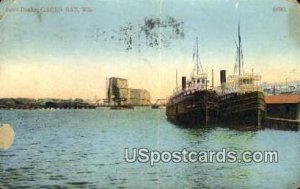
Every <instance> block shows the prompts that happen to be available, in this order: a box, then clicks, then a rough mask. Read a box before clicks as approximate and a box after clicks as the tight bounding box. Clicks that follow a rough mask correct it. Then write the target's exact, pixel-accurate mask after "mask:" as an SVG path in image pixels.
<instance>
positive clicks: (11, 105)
mask: <svg viewBox="0 0 300 189" xmlns="http://www.w3.org/2000/svg"><path fill="white" fill-rule="evenodd" d="M51 108H53V109H86V108H88V109H91V108H92V109H93V108H95V105H94V104H91V103H87V102H84V100H82V99H74V100H73V99H68V100H65V99H32V98H1V99H0V109H51Z"/></svg>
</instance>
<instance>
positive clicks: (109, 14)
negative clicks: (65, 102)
mask: <svg viewBox="0 0 300 189" xmlns="http://www.w3.org/2000/svg"><path fill="white" fill-rule="evenodd" d="M5 5H6V6H7V7H9V8H20V7H62V8H65V7H73V6H76V7H82V6H86V7H91V8H92V9H93V11H92V12H90V13H67V12H66V11H64V12H62V13H41V14H38V13H29V12H7V11H6V10H5V8H3V7H2V8H1V9H2V10H1V14H4V15H5V17H3V19H2V21H1V25H0V32H1V37H0V42H1V50H0V54H1V56H2V57H3V56H7V57H13V56H37V55H38V56H44V55H45V56H49V55H53V56H62V55H66V54H86V56H94V55H97V56H99V55H101V54H103V56H110V55H118V54H119V53H122V52H126V53H128V54H135V53H137V54H138V53H146V54H147V53H151V54H150V55H152V53H153V54H155V53H158V52H160V51H162V52H163V53H167V54H172V52H174V51H175V52H177V51H179V52H181V53H189V54H191V51H192V47H193V45H194V41H195V37H196V36H198V37H199V44H200V52H201V54H203V55H204V56H205V54H206V53H210V54H211V53H213V54H215V53H217V54H222V53H225V54H227V53H232V48H233V49H234V48H235V47H234V42H233V40H234V39H235V38H236V37H237V24H238V21H239V20H240V22H241V32H242V40H243V46H244V51H245V54H247V55H248V56H257V55H261V54H263V55H266V54H270V55H272V54H277V53H292V54H293V53H296V52H298V51H299V46H298V44H297V43H295V41H293V39H292V38H290V37H289V34H288V29H289V28H288V26H287V19H288V16H287V15H288V11H289V9H290V7H291V6H294V5H293V4H292V3H288V2H287V1H284V0H263V1H262V0H252V1H247V0H240V1H237V0H214V1H211V0H186V1H185V0H181V1H179V0H177V1H176V0H152V1H145V0H140V1H135V0H123V1H120V0H119V1H117V0H110V1H101V0H98V1H96V0H81V1H79V0H77V1H73V0H72V1H70V0H64V1H61V0H43V1H41V0H40V1H38V0H26V1H18V0H16V1H15V2H14V3H11V4H9V3H6V4H5ZM3 6H4V5H3ZM274 7H284V8H285V10H286V11H277V12H276V11H273V8H274ZM167 16H170V17H173V18H174V19H176V21H178V22H183V32H184V37H183V38H179V39H169V41H168V44H167V47H166V46H163V47H162V48H159V47H155V48H151V47H149V46H147V45H145V44H144V43H143V40H140V41H138V32H139V31H140V28H141V26H143V24H144V19H145V17H147V18H161V19H162V20H166V17H167ZM129 23H130V24H131V26H132V27H133V32H135V33H133V34H132V36H133V45H132V46H133V47H132V49H131V50H129V51H126V45H125V44H123V42H122V41H119V40H118V38H120V35H121V34H119V33H118V32H119V29H120V27H123V26H127V25H128V24H129ZM157 32H161V33H162V34H165V36H167V37H168V33H167V32H168V31H167V29H164V28H163V29H162V30H161V31H159V30H158V31H157ZM142 35H143V34H142ZM142 37H143V36H142ZM138 43H140V44H138ZM138 45H141V46H138Z"/></svg>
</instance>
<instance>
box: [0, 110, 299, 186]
mask: <svg viewBox="0 0 300 189" xmlns="http://www.w3.org/2000/svg"><path fill="white" fill-rule="evenodd" d="M0 123H9V124H11V125H12V126H13V128H14V130H15V134H16V140H15V143H14V145H13V146H12V148H11V149H9V150H6V151H3V150H0V158H1V160H0V188H1V186H2V187H5V188H41V187H43V188H280V189H281V188H295V186H296V185H297V183H299V181H300V180H299V179H300V133H299V132H294V131H277V130H262V131H255V132H253V131H236V130H229V129H226V128H211V129H183V128H179V127H177V126H174V125H172V124H170V123H168V122H167V121H166V117H165V112H164V110H152V109H145V108H140V109H135V110H121V111H120V110H109V109H96V110H6V111H0ZM141 147H146V148H149V149H151V150H169V151H174V150H182V149H184V148H186V149H188V150H197V151H201V150H221V149H222V148H228V149H230V150H237V151H242V150H277V151H278V154H279V157H278V158H279V159H278V161H279V162H278V163H216V162H215V163H199V162H196V163H158V164H155V165H154V166H153V167H151V166H150V165H149V163H138V162H135V163H127V162H125V160H124V148H129V149H132V148H141Z"/></svg>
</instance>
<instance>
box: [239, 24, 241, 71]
mask: <svg viewBox="0 0 300 189" xmlns="http://www.w3.org/2000/svg"><path fill="white" fill-rule="evenodd" d="M238 35H239V36H238V37H239V44H238V61H239V76H240V75H241V35H240V22H239V26H238Z"/></svg>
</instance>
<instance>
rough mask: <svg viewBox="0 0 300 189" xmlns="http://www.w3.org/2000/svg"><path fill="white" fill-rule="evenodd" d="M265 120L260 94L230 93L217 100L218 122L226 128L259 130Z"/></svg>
mask: <svg viewBox="0 0 300 189" xmlns="http://www.w3.org/2000/svg"><path fill="white" fill-rule="evenodd" d="M264 118H265V100H264V95H263V93H262V92H259V91H255V92H248V93H244V94H239V93H230V94H226V95H222V96H220V98H219V121H220V123H221V124H225V125H226V126H232V127H238V128H243V127H244V126H249V127H254V128H257V129H259V128H261V125H262V122H263V121H264Z"/></svg>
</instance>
